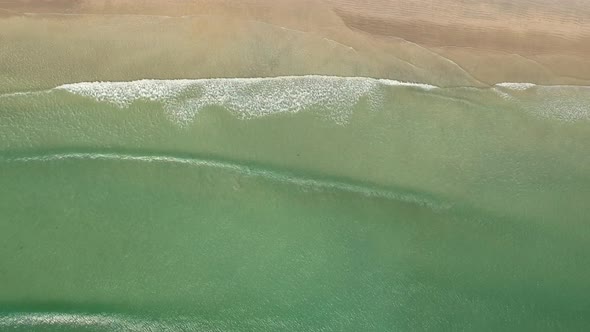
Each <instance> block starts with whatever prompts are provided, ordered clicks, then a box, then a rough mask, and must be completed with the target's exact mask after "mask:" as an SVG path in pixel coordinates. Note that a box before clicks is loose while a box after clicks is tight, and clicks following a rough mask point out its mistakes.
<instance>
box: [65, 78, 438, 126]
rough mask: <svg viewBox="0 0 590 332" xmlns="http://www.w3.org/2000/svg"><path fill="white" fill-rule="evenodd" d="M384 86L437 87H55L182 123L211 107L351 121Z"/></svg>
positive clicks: (253, 83) (226, 81) (337, 81)
mask: <svg viewBox="0 0 590 332" xmlns="http://www.w3.org/2000/svg"><path fill="white" fill-rule="evenodd" d="M383 86H401V87H411V88H419V89H424V90H432V89H435V88H437V87H436V86H433V85H428V84H420V83H407V82H400V81H394V80H386V79H375V78H367V77H339V76H317V75H309V76H280V77H268V78H212V79H194V80H186V79H184V80H139V81H131V82H82V83H73V84H65V85H61V86H59V87H57V88H55V89H57V90H65V91H68V92H70V93H74V94H78V95H81V96H86V97H91V98H94V99H95V100H97V101H103V102H109V103H112V104H114V105H117V106H119V107H128V106H129V105H131V104H132V103H133V102H135V101H137V100H147V101H157V102H161V103H163V104H164V107H165V109H166V110H167V111H168V112H169V113H170V114H171V115H172V116H173V118H174V119H175V120H176V121H178V122H180V123H186V122H188V121H190V120H192V119H193V118H194V116H195V115H196V114H197V113H198V112H199V111H200V110H202V109H203V108H205V107H209V106H222V107H224V108H226V109H228V110H230V111H231V112H232V113H234V114H235V115H236V116H238V117H239V118H242V119H250V118H255V117H260V116H267V115H272V114H277V113H296V112H300V111H302V110H305V109H309V108H316V109H320V110H322V111H325V114H328V115H329V116H330V118H332V119H333V120H335V121H336V122H338V123H346V122H347V120H348V118H349V116H350V114H351V112H352V106H354V105H355V104H356V103H358V102H359V101H360V99H361V98H363V97H367V98H368V99H369V101H370V104H371V105H375V103H376V100H379V99H380V97H379V96H378V94H379V91H378V89H379V88H380V87H383Z"/></svg>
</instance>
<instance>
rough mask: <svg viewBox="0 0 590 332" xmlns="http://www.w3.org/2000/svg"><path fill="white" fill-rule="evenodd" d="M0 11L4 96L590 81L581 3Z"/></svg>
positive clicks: (313, 3)
mask: <svg viewBox="0 0 590 332" xmlns="http://www.w3.org/2000/svg"><path fill="white" fill-rule="evenodd" d="M0 12H2V16H0V17H2V19H1V20H0V27H1V29H0V38H1V39H2V40H6V41H10V42H9V43H8V44H7V45H8V47H6V48H3V50H0V59H1V60H2V61H1V63H2V64H3V65H4V67H5V68H6V69H7V70H6V72H8V74H7V75H8V77H7V80H6V81H10V82H13V85H12V86H7V84H4V85H3V86H2V87H0V89H2V90H3V91H18V90H19V89H20V90H23V89H25V90H26V89H27V86H26V84H25V82H20V83H19V82H18V80H19V77H20V78H22V77H27V72H28V71H34V72H31V73H30V75H37V76H38V75H41V76H46V78H47V79H46V80H41V81H46V82H47V86H45V87H49V86H55V85H58V84H61V83H67V82H74V81H84V80H92V79H96V80H129V79H139V78H145V77H155V78H186V77H191V78H200V77H261V76H279V75H302V74H328V75H343V76H369V77H380V78H391V79H399V80H404V81H413V82H424V83H430V84H436V85H440V86H486V85H493V84H495V83H500V82H531V83H537V84H545V85H556V84H573V85H586V84H588V82H589V80H590V59H587V57H586V56H585V55H586V54H588V53H589V52H590V26H589V25H587V24H586V25H585V24H584V20H585V18H587V17H589V16H590V5H588V4H585V3H584V2H582V1H573V0H572V1H567V5H566V4H564V3H563V2H559V3H557V2H553V1H545V0H539V1H519V2H518V3H512V2H510V1H504V0H493V1H484V2H482V1H468V2H465V1H458V0H444V1H439V2H437V3H436V4H433V3H431V2H427V1H417V0H414V1H401V0H370V1H352V0H327V1H319V0H306V1H287V0H282V1H267V0H249V1H240V2H237V1H210V0H208V1H173V2H172V1H156V0H149V1H141V2H138V1H127V0H109V1H101V0H99V1H88V0H76V1H71V0H70V1H5V2H2V3H0ZM71 41H75V43H71ZM76 45H77V46H76ZM154 46H156V47H154ZM162 46H166V47H162ZM89 48H90V49H93V50H95V52H98V54H101V55H102V56H104V57H108V58H109V60H110V61H109V62H110V63H109V66H106V65H105V64H104V63H102V62H101V61H100V59H95V58H89V54H87V53H86V52H87V50H88V49H89ZM172 49H173V51H172ZM24 52H26V54H25V53H24ZM129 52H134V53H136V54H138V56H137V57H136V59H135V60H136V61H135V62H134V63H133V64H129V63H127V62H126V60H124V55H127V54H129ZM58 59H61V61H58ZM66 59H67V60H68V61H65V60H66ZM66 62H68V63H70V66H71V64H72V63H74V64H75V63H78V64H79V66H77V67H76V68H73V69H72V68H70V69H69V70H65V68H63V63H66ZM41 63H44V67H43V68H35V67H36V66H38V65H39V64H41ZM155 64H157V66H155ZM155 67H158V68H161V70H158V68H155ZM52 70H54V71H55V72H51V71H52ZM44 71H48V72H47V75H43V73H44ZM64 71H66V72H67V73H64ZM23 73H24V74H25V75H22V74H23ZM5 75H6V74H5ZM13 76H14V77H13ZM17 76H18V77H17ZM29 88H42V87H41V86H39V87H29Z"/></svg>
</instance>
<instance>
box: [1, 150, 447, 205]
mask: <svg viewBox="0 0 590 332" xmlns="http://www.w3.org/2000/svg"><path fill="white" fill-rule="evenodd" d="M0 160H4V161H8V162H27V163H29V162H51V161H61V160H117V161H121V160H122V161H138V162H147V163H173V164H184V165H190V166H196V167H211V168H217V169H223V170H228V171H232V172H235V173H238V174H240V175H244V176H251V177H261V178H264V179H267V180H271V181H274V182H279V183H286V184H293V185H296V186H298V187H300V188H302V189H311V190H320V191H322V190H324V191H326V190H336V191H342V192H349V193H353V194H360V195H363V196H367V197H379V198H386V199H391V200H396V201H401V202H406V203H412V204H416V205H420V206H425V207H428V208H430V209H433V210H443V209H448V208H450V207H451V205H450V204H449V203H446V202H443V201H441V200H439V199H435V198H434V197H432V198H431V197H428V196H429V195H425V194H423V193H418V192H415V191H413V190H408V189H403V188H387V189H385V188H378V187H376V186H373V185H367V184H356V183H351V182H347V181H345V180H340V179H339V180H328V179H319V178H314V177H309V176H302V175H297V174H294V173H292V172H288V171H280V170H273V169H268V168H262V167H255V166H250V165H246V164H242V163H238V162H229V161H222V160H217V159H210V158H209V159H207V158H198V157H178V156H171V155H140V154H128V153H102V152H98V153H96V152H66V153H51V154H38V155H30V156H20V157H1V158H0Z"/></svg>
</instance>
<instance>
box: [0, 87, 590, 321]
mask: <svg viewBox="0 0 590 332" xmlns="http://www.w3.org/2000/svg"><path fill="white" fill-rule="evenodd" d="M588 105H590V89H588V88H585V87H567V86H559V87H542V86H528V85H503V86H495V87H490V88H484V89H474V88H437V87H433V86H426V85H408V84H403V83H400V82H394V81H379V80H374V79H366V78H335V77H320V76H310V77H284V78H277V79H251V80H248V79H246V80H233V79H228V80H226V79H217V80H192V81H191V80H187V81H140V82H119V83H108V82H107V83H83V84H82V83H81V84H74V85H65V86H61V87H58V88H56V89H51V90H45V91H37V92H32V93H28V92H27V93H24V94H11V95H3V96H1V97H0V149H1V151H0V174H2V176H0V227H1V229H2V231H1V232H0V239H1V240H0V246H1V247H2V250H1V251H0V262H1V264H0V327H1V328H2V329H13V330H22V331H30V330H57V331H74V330H89V331H113V330H114V331H117V330H119V331H126V330H149V329H152V330H169V331H177V330H180V331H182V330H187V331H193V330H203V331H250V330H257V331H277V330H286V331H302V330H307V331H321V330H325V331H331V330H332V331H391V330H398V331H417V330H424V331H445V330H493V331H497V330H519V331H522V330H530V331H539V330H548V331H549V330H550V331H554V330H568V331H572V330H583V328H584V327H586V326H588V324H589V323H590V320H589V317H590V315H589V310H590V300H588V296H587V295H586V294H589V293H590V282H589V281H588V280H589V279H588V276H590V264H589V263H590V258H589V257H588V255H587V252H588V249H590V245H589V243H590V242H589V240H590V224H589V223H588V217H587V216H588V215H589V213H590V208H589V207H588V204H587V202H588V199H589V198H590V145H588V144H587V140H588V138H590V126H589V122H588V121H589V119H590V106H588Z"/></svg>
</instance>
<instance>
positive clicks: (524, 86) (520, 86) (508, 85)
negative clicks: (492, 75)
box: [495, 82, 537, 91]
mask: <svg viewBox="0 0 590 332" xmlns="http://www.w3.org/2000/svg"><path fill="white" fill-rule="evenodd" d="M495 86H497V87H501V88H505V89H510V90H516V91H524V90H528V89H530V88H534V87H535V86H537V85H536V84H534V83H515V82H503V83H498V84H496V85H495Z"/></svg>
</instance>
